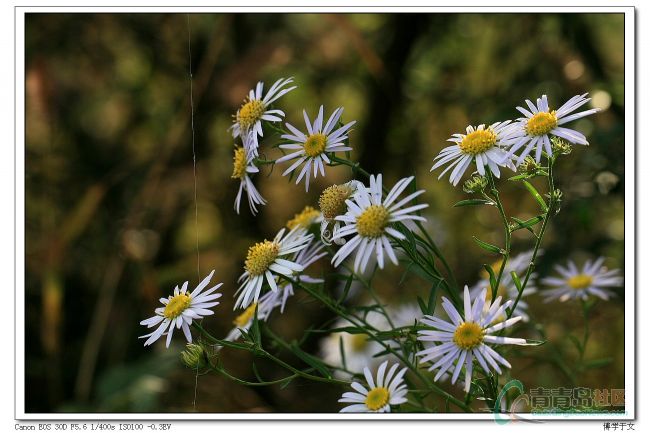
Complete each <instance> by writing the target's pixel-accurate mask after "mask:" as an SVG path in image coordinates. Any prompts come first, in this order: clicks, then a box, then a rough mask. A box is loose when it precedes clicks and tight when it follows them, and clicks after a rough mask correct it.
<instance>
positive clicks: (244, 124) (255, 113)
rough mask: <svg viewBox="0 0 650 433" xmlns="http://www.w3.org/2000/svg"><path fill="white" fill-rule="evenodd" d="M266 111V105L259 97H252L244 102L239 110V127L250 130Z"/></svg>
mask: <svg viewBox="0 0 650 433" xmlns="http://www.w3.org/2000/svg"><path fill="white" fill-rule="evenodd" d="M264 111H266V106H265V105H264V103H263V102H262V101H260V100H259V99H251V100H250V101H248V102H246V103H244V105H242V106H241V108H240V109H239V111H237V123H239V127H240V128H241V129H242V130H244V131H247V130H249V129H250V128H251V127H252V126H253V125H255V122H257V121H258V120H260V119H261V118H262V115H263V114H264Z"/></svg>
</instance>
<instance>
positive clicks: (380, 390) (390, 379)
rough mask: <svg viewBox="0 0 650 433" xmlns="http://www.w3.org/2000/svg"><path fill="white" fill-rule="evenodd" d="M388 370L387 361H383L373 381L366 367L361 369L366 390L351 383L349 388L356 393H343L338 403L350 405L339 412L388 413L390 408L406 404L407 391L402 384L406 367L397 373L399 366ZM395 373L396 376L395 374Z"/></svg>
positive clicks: (396, 365) (357, 384)
mask: <svg viewBox="0 0 650 433" xmlns="http://www.w3.org/2000/svg"><path fill="white" fill-rule="evenodd" d="M387 368H388V361H384V362H383V363H382V364H381V365H380V366H379V369H377V380H376V381H375V380H373V377H372V374H371V373H370V370H369V369H368V367H366V368H364V369H363V374H364V376H365V378H366V382H367V384H368V388H366V387H365V386H363V385H361V384H360V383H359V382H352V384H351V386H352V389H354V390H355V391H356V392H345V393H343V395H342V396H341V398H340V399H339V403H352V404H351V405H349V406H346V407H344V408H343V409H341V412H390V407H391V406H396V405H398V404H402V403H406V402H407V398H406V393H407V392H408V389H407V388H406V384H405V383H404V374H406V367H404V368H403V369H401V370H400V371H399V372H397V369H398V368H399V364H393V366H392V367H391V368H390V369H389V370H388V372H387V371H386V369H387ZM396 372H397V374H395V373H396Z"/></svg>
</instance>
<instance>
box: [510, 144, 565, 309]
mask: <svg viewBox="0 0 650 433" xmlns="http://www.w3.org/2000/svg"><path fill="white" fill-rule="evenodd" d="M554 163H555V156H551V157H549V158H548V164H547V167H548V177H547V178H548V190H549V200H548V206H547V209H546V212H545V213H544V219H543V221H542V227H541V228H540V229H539V233H538V234H537V235H536V236H535V237H536V239H535V247H534V249H533V256H532V257H531V259H530V263H529V264H528V268H527V269H526V276H525V277H524V281H523V282H522V283H521V290H520V291H519V293H518V294H517V298H516V299H515V302H514V303H513V304H512V307H510V308H509V309H508V310H507V312H506V313H507V318H508V319H510V318H511V317H512V314H513V313H514V312H515V308H517V304H518V303H519V301H520V300H521V296H522V294H523V293H524V290H525V289H526V285H527V284H528V280H529V279H530V276H531V274H532V273H533V268H534V267H535V259H537V254H538V253H539V247H540V246H541V244H542V239H544V233H545V232H546V227H547V226H548V221H549V220H550V219H551V215H552V213H553V212H555V200H553V192H554V191H555V182H554V180H553V164H554Z"/></svg>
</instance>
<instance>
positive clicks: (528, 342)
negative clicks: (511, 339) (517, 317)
mask: <svg viewBox="0 0 650 433" xmlns="http://www.w3.org/2000/svg"><path fill="white" fill-rule="evenodd" d="M525 340H526V344H520V346H541V345H542V344H546V340H531V339H529V338H526V339H525Z"/></svg>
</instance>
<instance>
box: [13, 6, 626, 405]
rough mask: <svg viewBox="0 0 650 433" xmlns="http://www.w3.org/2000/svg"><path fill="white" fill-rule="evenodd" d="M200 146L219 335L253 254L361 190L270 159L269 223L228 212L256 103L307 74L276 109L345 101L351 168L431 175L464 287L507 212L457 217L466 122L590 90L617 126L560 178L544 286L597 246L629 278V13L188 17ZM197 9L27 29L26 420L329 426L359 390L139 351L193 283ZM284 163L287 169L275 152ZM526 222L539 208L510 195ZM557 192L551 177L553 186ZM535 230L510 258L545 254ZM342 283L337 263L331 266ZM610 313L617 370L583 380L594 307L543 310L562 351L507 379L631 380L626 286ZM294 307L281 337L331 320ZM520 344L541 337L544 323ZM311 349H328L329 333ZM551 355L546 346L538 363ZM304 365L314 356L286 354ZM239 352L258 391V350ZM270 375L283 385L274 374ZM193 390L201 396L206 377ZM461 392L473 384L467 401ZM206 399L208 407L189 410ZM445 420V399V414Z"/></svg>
mask: <svg viewBox="0 0 650 433" xmlns="http://www.w3.org/2000/svg"><path fill="white" fill-rule="evenodd" d="M190 21H191V49H192V71H193V73H194V81H193V88H194V107H195V118H194V125H195V134H196V140H195V147H196V156H197V167H196V171H197V178H196V182H197V197H198V202H197V204H198V233H199V248H200V253H201V259H200V269H201V272H202V273H203V274H205V273H206V272H208V271H209V270H210V269H213V268H214V269H216V270H217V272H216V278H217V280H218V281H223V282H224V283H225V284H224V287H223V292H224V294H225V296H224V297H223V302H222V305H220V306H219V307H217V312H216V314H215V316H214V317H212V318H209V319H207V320H206V321H205V322H204V324H205V326H207V327H208V328H209V329H210V330H211V331H212V332H213V333H214V334H215V335H225V333H226V332H227V331H228V330H229V329H230V327H231V326H232V325H231V321H232V319H233V317H234V313H233V312H232V311H231V309H232V304H233V300H232V294H233V293H234V291H235V289H236V287H237V286H236V283H235V280H236V278H237V276H238V275H239V273H240V272H241V266H242V263H243V259H244V257H245V252H246V248H247V247H248V245H250V244H251V243H253V242H255V241H258V240H261V239H263V238H264V237H270V236H272V235H273V234H274V233H275V232H276V231H277V230H278V229H279V228H280V227H281V226H282V225H284V223H285V221H286V220H287V219H288V218H290V217H291V216H292V215H293V214H294V213H295V212H297V211H299V210H300V209H302V207H303V206H304V205H305V204H313V205H315V203H316V199H317V197H318V194H319V193H320V191H321V190H322V189H323V188H325V187H326V186H328V185H330V184H331V183H335V182H339V183H340V182H343V181H346V180H348V179H349V178H350V172H349V170H347V169H344V168H342V167H339V168H335V169H330V170H329V171H328V176H327V177H326V178H325V179H321V178H319V180H318V181H317V182H315V183H313V184H312V187H311V188H310V192H309V193H308V194H305V193H304V189H303V186H302V185H299V186H296V185H294V184H292V183H288V182H287V179H286V178H283V177H281V176H280V173H281V172H279V169H280V167H278V168H276V170H275V171H274V172H273V173H270V170H269V169H268V167H267V168H265V169H264V170H263V173H262V175H261V176H258V178H257V179H256V183H257V185H258V187H259V188H260V191H261V193H262V195H263V196H265V197H266V198H267V199H268V200H269V205H268V206H266V207H264V208H263V209H262V211H261V213H260V215H258V216H257V218H254V217H252V216H250V215H249V213H248V211H247V209H246V207H245V206H244V207H243V212H242V215H239V216H238V215H236V214H235V212H234V211H233V209H232V203H233V200H234V197H235V194H236V191H237V187H238V184H237V182H235V181H234V180H232V179H230V174H231V170H232V166H231V162H232V147H233V140H232V137H231V136H230V135H229V132H228V128H229V126H230V125H231V122H232V118H231V116H232V114H233V113H234V112H235V111H236V110H237V108H238V107H239V105H240V104H241V102H242V99H243V98H244V96H245V95H246V93H247V92H248V89H250V88H251V87H253V86H254V84H255V83H256V82H257V81H258V80H263V81H265V82H266V83H267V86H268V85H270V83H271V82H273V81H274V80H276V79H277V78H279V77H284V76H293V77H295V81H296V83H297V84H298V86H299V87H298V89H297V90H295V91H293V92H291V93H290V94H289V95H287V96H286V97H285V98H283V99H282V100H281V101H280V102H279V106H281V108H282V109H284V111H285V112H286V113H287V120H288V121H289V122H291V123H293V124H296V125H299V124H300V122H301V111H302V109H303V108H305V109H307V111H308V112H310V113H311V114H312V115H313V113H315V112H316V110H317V109H318V106H319V105H320V104H324V105H325V107H326V110H328V111H331V110H333V109H334V108H335V107H337V106H344V107H345V114H344V118H345V119H346V120H351V119H356V120H357V121H358V123H357V125H356V126H355V129H354V131H353V132H352V134H351V144H352V146H353V147H354V149H355V151H354V152H353V158H354V159H356V160H358V161H360V162H361V164H362V166H363V167H365V168H366V169H367V170H368V171H370V172H373V173H378V172H381V173H383V174H384V177H385V179H386V183H387V184H392V183H393V182H395V181H396V180H397V179H398V178H400V177H402V176H406V175H411V174H416V175H417V179H418V186H419V187H423V188H426V190H427V193H426V195H425V196H424V201H426V202H428V203H429V204H430V208H429V211H428V217H429V219H430V223H429V225H428V227H429V228H430V230H431V231H432V235H433V236H434V237H435V238H436V239H438V240H439V241H440V243H441V245H442V248H443V252H444V253H445V254H446V255H447V257H448V258H449V261H450V263H451V266H452V268H453V269H454V270H455V271H456V272H457V278H458V280H459V281H461V282H467V283H468V284H472V283H473V282H474V281H475V280H476V279H477V278H478V275H479V272H480V269H481V266H482V264H483V263H489V262H491V261H493V260H494V258H491V257H487V256H485V255H483V254H482V252H481V250H480V249H478V248H477V247H476V246H475V245H474V244H473V243H472V240H471V235H472V234H477V235H479V236H480V237H482V238H483V239H485V240H487V241H491V242H494V243H500V242H501V239H500V236H501V229H500V226H499V222H498V218H497V215H496V212H491V211H490V209H481V210H475V209H472V208H451V204H453V203H454V202H456V201H458V200H461V199H463V198H465V197H464V194H463V192H462V191H461V189H460V188H453V187H451V186H450V185H449V184H448V183H447V181H446V180H441V181H438V180H437V179H436V177H437V174H436V173H434V174H430V173H429V168H430V166H431V160H432V158H433V157H434V156H435V155H436V154H437V153H438V152H439V150H440V149H441V148H442V147H443V146H444V145H445V140H446V139H447V138H448V137H449V136H450V135H451V134H452V133H455V132H462V131H463V130H464V128H465V126H466V125H467V124H470V123H471V124H478V123H491V122H493V121H497V120H503V119H510V118H514V117H517V114H518V113H517V112H516V111H515V110H514V107H515V106H516V105H521V104H522V103H523V101H524V99H525V98H536V97H538V96H540V95H541V94H542V93H546V94H548V95H549V98H550V102H551V104H552V105H553V106H555V107H557V106H559V105H560V104H561V103H562V102H563V101H565V100H566V99H568V98H569V97H571V96H573V95H575V94H579V93H585V92H590V94H591V95H592V97H593V98H594V105H596V106H598V107H600V108H602V109H603V111H602V112H601V113H599V114H598V115H595V116H591V117H589V118H585V119H583V120H580V121H578V122H575V127H576V128H577V129H579V130H581V131H582V132H584V133H585V134H586V135H587V136H588V138H589V140H590V143H591V145H590V146H589V147H588V148H587V147H581V146H578V147H576V149H575V150H574V152H573V153H572V154H571V155H570V156H568V157H563V158H562V159H561V160H560V162H559V164H558V170H557V172H558V173H557V174H558V179H559V181H558V183H559V187H560V188H561V189H562V191H563V192H564V202H563V207H562V211H561V213H560V214H559V215H558V217H557V218H555V219H554V220H553V221H552V225H551V227H550V229H549V232H548V238H547V239H546V241H545V243H544V246H543V247H544V250H545V253H544V255H543V257H542V261H541V264H540V267H539V268H538V272H539V273H540V274H547V273H549V272H552V269H551V267H552V265H553V264H555V263H558V262H560V263H561V262H564V261H565V260H566V259H568V258H572V259H574V260H576V261H577V262H579V263H582V262H583V261H584V260H585V259H587V258H593V257H595V256H597V255H604V256H607V257H608V261H607V265H608V266H610V267H622V266H623V242H624V239H623V210H624V202H623V191H624V181H625V173H624V148H623V144H624V141H623V138H624V128H623V120H624V110H625V101H624V99H623V90H624V82H623V65H624V59H623V24H624V22H623V16H622V15H613V14H609V15H607V14H590V15H577V14H553V15H545V14H544V15H533V14H371V15H353V14H340V15H329V14H323V15H309V14H237V15H191V16H190ZM188 54H189V53H188V28H187V16H186V15H174V14H97V15H88V14H29V15H28V16H27V19H26V71H27V72H26V74H27V75H26V89H25V92H26V101H27V108H26V118H27V131H26V133H27V142H26V149H25V152H26V229H27V235H26V263H27V268H26V277H27V278H26V287H25V290H26V312H25V313H26V323H25V327H26V329H25V331H26V353H25V363H26V369H25V370H26V377H25V385H26V390H25V394H26V409H27V411H28V412H60V411H82V412H86V411H89V412H98V411H99V412H113V411H118V412H119V411H124V412H147V411H161V412H185V411H193V410H197V411H205V412H232V411H237V412H247V411H278V412H300V411H310V412H321V411H336V410H338V409H339V408H340V406H339V405H338V404H337V403H336V399H337V398H338V396H339V395H340V393H341V392H342V390H341V389H337V388H336V387H333V386H324V385H314V384H311V383H306V382H302V381H298V382H295V383H293V384H292V385H291V386H289V387H288V388H286V389H283V390H282V389H279V387H271V388H254V389H253V388H247V387H243V386H239V385H236V384H233V383H231V382H228V381H227V380H225V379H224V378H221V377H214V376H201V377H198V378H195V375H194V373H193V372H192V371H191V370H188V369H186V368H183V367H182V366H181V364H180V362H179V360H178V352H179V350H180V349H181V348H182V344H181V339H180V338H178V339H177V340H176V342H175V344H174V345H173V346H172V347H171V348H170V349H169V350H165V348H164V345H162V344H157V345H155V346H154V347H148V348H143V347H142V340H138V339H137V337H138V336H139V335H142V334H143V333H144V332H145V330H144V328H143V327H141V326H140V325H139V324H138V322H139V321H140V320H142V319H144V318H146V317H149V316H150V315H151V314H152V311H153V308H154V307H155V306H157V302H158V301H157V300H158V298H160V297H161V296H167V294H168V293H169V292H170V290H171V289H172V288H173V287H174V285H176V284H178V283H182V282H183V281H185V280H188V279H189V280H190V282H191V284H196V282H197V276H196V267H197V263H196V262H197V259H196V251H195V247H196V246H195V242H196V227H195V223H194V177H193V166H192V142H191V131H190V129H189V125H190V104H189V80H188V67H189V64H188ZM274 155H275V154H273V152H271V151H270V152H269V156H274ZM500 185H501V186H502V188H503V193H502V196H503V197H505V206H506V209H507V210H508V212H510V213H511V214H515V215H519V216H523V217H530V216H533V215H534V212H535V211H536V209H535V206H536V205H535V203H534V201H533V200H532V199H531V198H530V196H528V195H527V194H526V193H525V192H524V191H522V189H521V188H520V187H519V186H517V185H511V184H509V183H508V182H506V181H502V182H501V183H500ZM540 188H541V185H540ZM531 245H532V244H531V240H530V238H529V237H527V236H526V235H525V234H523V233H522V234H519V235H518V236H517V237H516V238H515V247H514V248H515V252H520V251H525V250H526V249H528V248H530V246H531ZM323 268H324V269H326V267H323ZM401 271H402V270H399V269H397V268H392V269H388V270H386V271H385V272H384V276H385V277H384V278H381V279H378V280H377V290H378V292H379V293H380V294H381V296H382V297H383V298H384V299H386V300H387V302H389V303H400V302H413V301H414V299H415V296H416V295H422V294H423V293H426V292H427V290H428V287H426V286H425V285H423V284H422V281H421V280H418V279H417V277H413V276H410V277H408V278H407V279H405V280H404V281H403V282H401V284H400V277H401ZM618 295H619V296H618V297H617V298H616V299H614V300H612V301H610V302H608V303H601V304H599V305H597V306H596V308H595V310H594V317H593V319H592V331H593V336H592V338H591V340H590V344H589V347H588V350H587V356H588V357H590V358H611V363H609V364H608V365H607V366H606V367H603V368H596V369H592V370H589V371H587V372H585V373H584V374H583V375H581V376H579V377H578V378H569V377H566V376H565V375H564V374H563V373H562V368H561V367H562V366H561V365H560V364H558V363H559V362H560V361H558V360H557V359H556V358H555V357H554V354H555V353H563V354H564V359H566V362H567V363H568V364H571V363H572V362H574V360H575V358H576V356H577V355H576V352H575V349H574V348H573V347H572V346H571V343H570V342H568V340H567V338H566V336H567V335H568V334H569V333H573V334H576V335H580V333H581V332H582V331H581V330H582V321H581V315H580V310H579V308H578V306H577V305H576V304H567V305H558V304H557V303H554V304H552V305H548V304H543V303H542V302H541V298H540V297H539V296H538V295H535V296H533V297H532V298H531V300H530V303H531V315H532V316H533V318H534V320H535V321H536V322H537V323H539V324H540V326H543V327H544V329H545V332H546V338H547V339H548V340H549V344H547V345H545V346H541V347H540V348H534V349H530V350H529V351H527V352H526V353H522V355H521V356H519V357H515V358H514V359H511V362H512V364H513V370H512V375H513V377H516V378H519V379H521V380H522V381H523V382H524V384H525V386H526V387H527V388H529V387H535V386H546V387H559V386H567V387H572V386H578V385H580V386H588V387H591V388H598V389H603V388H622V387H623V374H624V372H623V331H624V314H623V300H624V292H623V290H622V289H620V290H618ZM330 318H331V317H330V315H329V313H328V312H327V311H326V310H325V309H323V308H322V307H320V306H318V305H317V304H314V303H311V302H308V298H307V297H306V296H305V295H304V294H301V293H299V294H298V295H297V296H296V297H295V299H293V300H292V301H291V302H290V304H289V306H288V309H287V311H286V312H285V314H284V315H282V316H277V317H275V318H274V319H273V320H271V322H270V326H271V327H272V328H273V329H274V330H275V331H276V332H278V333H280V334H281V335H283V336H285V337H286V338H287V339H289V340H291V339H294V338H299V337H300V336H301V335H302V333H303V330H304V329H305V328H307V327H308V326H319V325H322V324H323V323H325V321H327V320H329V319H330ZM521 329H522V332H524V333H528V335H529V336H531V337H535V336H537V337H539V330H536V329H535V327H534V325H528V326H527V327H525V326H524V327H522V328H521ZM306 347H307V348H308V349H310V350H312V352H313V353H318V339H316V338H312V339H310V340H308V341H307V345H306ZM529 353H533V354H534V356H528V355H527V354H529ZM287 359H288V360H289V361H291V362H292V363H296V364H297V363H298V362H299V361H298V360H296V359H293V358H291V357H290V356H288V357H287ZM223 361H224V363H225V364H226V365H228V366H229V368H232V369H233V371H234V372H235V373H237V374H238V375H240V376H242V377H248V378H253V377H254V376H253V373H252V371H251V368H250V363H251V357H250V356H248V355H247V354H241V353H236V352H232V351H223ZM259 368H260V370H261V371H262V372H263V374H265V375H267V376H268V377H274V376H278V377H279V375H282V374H283V372H281V371H275V369H273V368H272V366H270V365H267V364H264V363H260V364H259ZM195 384H196V387H195ZM453 392H455V393H459V390H458V389H456V390H455V391H453ZM195 396H196V405H195V406H194V405H193V401H194V399H195ZM441 409H442V407H441Z"/></svg>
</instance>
